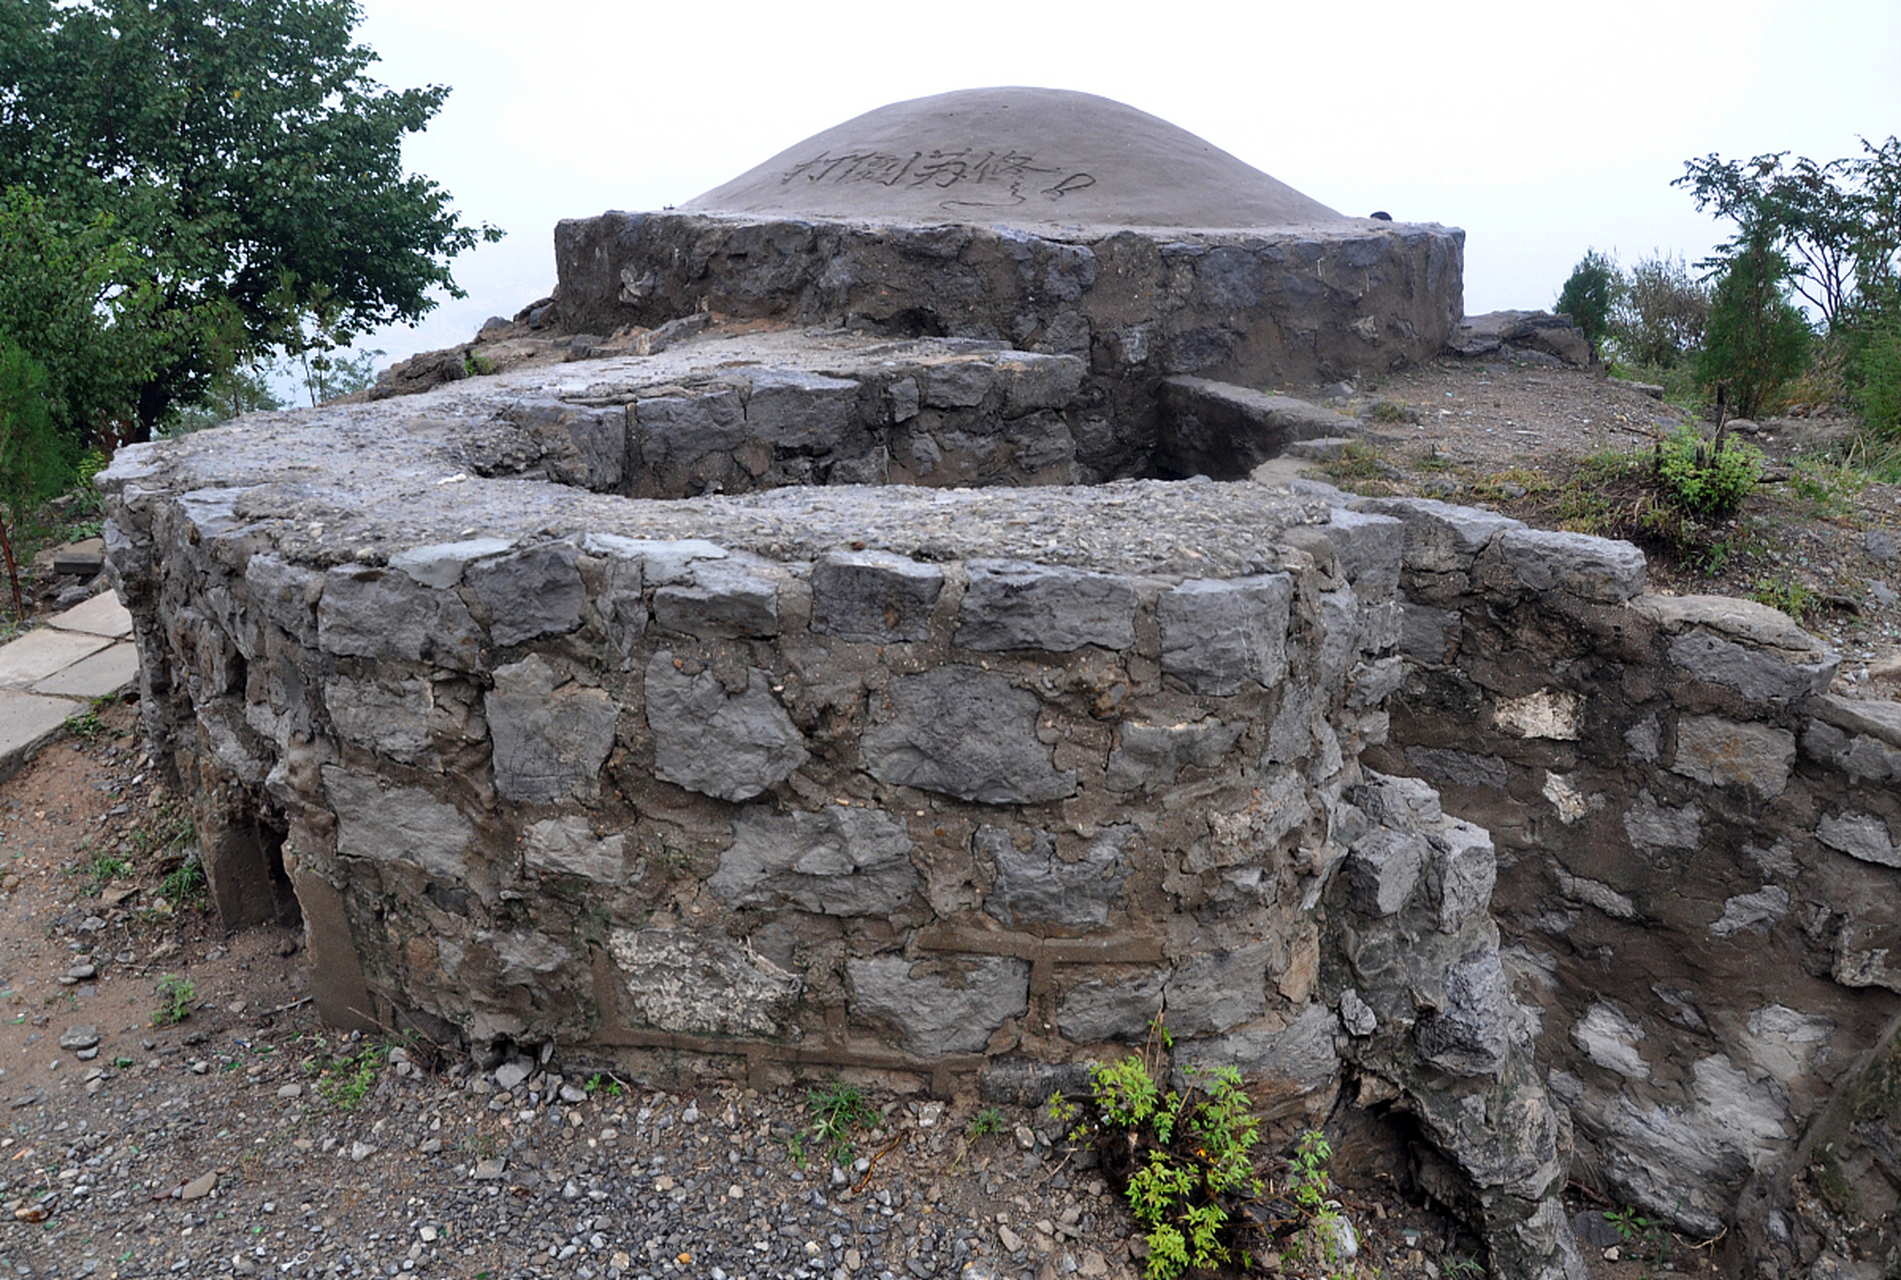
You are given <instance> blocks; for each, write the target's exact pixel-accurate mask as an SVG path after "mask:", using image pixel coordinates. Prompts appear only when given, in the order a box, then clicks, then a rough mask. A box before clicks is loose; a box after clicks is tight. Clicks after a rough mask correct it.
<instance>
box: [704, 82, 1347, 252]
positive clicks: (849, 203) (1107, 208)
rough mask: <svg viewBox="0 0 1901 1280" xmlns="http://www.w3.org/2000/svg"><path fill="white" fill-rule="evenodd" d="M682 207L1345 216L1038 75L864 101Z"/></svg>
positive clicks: (1183, 135) (1093, 223) (932, 214)
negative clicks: (1033, 81) (1037, 79)
mask: <svg viewBox="0 0 1901 1280" xmlns="http://www.w3.org/2000/svg"><path fill="white" fill-rule="evenodd" d="M682 208H684V209H688V210H693V211H695V212H703V213H732V214H747V215H753V216H758V215H771V216H776V217H787V216H791V217H809V218H830V219H839V220H843V221H848V222H895V223H942V222H947V221H948V222H967V223H976V224H980V225H984V226H997V225H1002V226H1012V227H1025V228H1033V229H1038V230H1048V229H1050V228H1063V227H1076V228H1082V227H1202V228H1245V227H1284V226H1306V225H1313V224H1338V223H1345V222H1349V221H1351V220H1350V219H1347V218H1346V217H1345V216H1343V215H1342V214H1340V213H1338V212H1336V211H1335V210H1333V209H1330V208H1328V207H1327V206H1326V205H1323V204H1321V203H1320V202H1319V201H1317V200H1314V199H1311V198H1309V197H1308V196H1305V195H1302V194H1301V193H1300V192H1298V191H1296V190H1294V189H1293V188H1292V187H1290V186H1288V185H1287V184H1286V183H1284V182H1281V181H1279V180H1278V179H1276V178H1273V177H1271V176H1269V175H1268V174H1265V173H1263V172H1261V171H1260V170H1259V169H1256V168H1254V167H1253V166H1252V165H1250V164H1247V163H1246V162H1244V161H1242V160H1240V159H1237V158H1236V157H1234V156H1232V155H1229V154H1228V153H1227V152H1225V151H1223V150H1221V149H1220V148H1219V147H1216V146H1214V145H1213V144H1211V143H1209V142H1207V141H1205V140H1203V139H1201V138H1198V137H1196V136H1195V135H1194V134H1192V133H1189V132H1188V131H1187V130H1185V129H1181V128H1177V127H1176V126H1175V125H1172V124H1170V123H1168V122H1167V121H1166V120H1162V119H1159V118H1158V117H1156V116H1152V115H1149V114H1148V113H1147V112H1145V111H1138V110H1136V109H1135V108H1134V107H1130V106H1125V105H1124V104H1122V103H1120V102H1115V101H1112V100H1111V99H1108V98H1100V97H1097V96H1096V95H1094V94H1089V93H1076V92H1073V91H1070V90H1066V89H1034V88H995V89H963V90H959V91H957V92H955V93H940V94H936V95H934V96H932V97H928V98H915V99H912V100H911V101H909V102H894V103H891V104H890V105H888V106H883V107H879V108H878V109H876V110H875V111H867V112H866V113H865V114H864V115H861V116H858V117H855V118H854V119H851V120H847V121H846V122H845V123H843V124H841V125H836V126H834V127H833V128H830V129H827V130H825V131H824V132H822V133H816V134H814V135H812V136H811V137H809V138H807V139H806V140H805V141H803V142H800V143H798V144H796V145H795V146H792V147H790V148H788V149H786V150H785V151H782V152H780V153H779V154H778V155H776V156H774V157H772V159H770V160H768V161H766V162H765V163H764V164H762V165H759V166H757V167H756V168H753V169H749V170H747V171H746V172H745V173H743V174H741V175H739V177H737V178H734V179H733V180H732V181H731V182H728V183H726V184H725V185H723V186H718V187H715V188H713V189H712V190H711V191H708V192H706V193H705V194H703V195H700V196H697V197H695V198H694V199H692V200H689V201H688V202H687V203H686V204H685V205H683V206H682Z"/></svg>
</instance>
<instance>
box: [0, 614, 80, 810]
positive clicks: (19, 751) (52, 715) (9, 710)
mask: <svg viewBox="0 0 1901 1280" xmlns="http://www.w3.org/2000/svg"><path fill="white" fill-rule="evenodd" d="M14 643H15V644H18V643H19V641H17V640H16V641H14ZM9 647H11V646H9ZM84 710H85V704H83V703H77V702H73V701H72V700H70V699H68V698H46V697H41V696H40V695H38V694H32V693H21V692H19V691H17V690H13V689H0V778H5V777H9V776H11V775H12V774H13V772H14V771H15V770H17V769H18V768H19V767H20V765H21V764H22V763H23V762H24V761H25V760H26V759H27V758H28V757H29V756H31V755H32V754H33V752H34V751H35V750H37V749H38V748H39V747H40V746H41V744H43V743H44V742H46V740H47V739H48V738H51V737H52V736H53V735H54V734H56V733H58V732H59V731H60V730H61V728H63V727H64V726H65V724H66V720H67V717H69V716H73V715H77V714H78V713H79V712H81V711H84Z"/></svg>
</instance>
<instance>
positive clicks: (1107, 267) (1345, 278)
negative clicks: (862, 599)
mask: <svg viewBox="0 0 1901 1280" xmlns="http://www.w3.org/2000/svg"><path fill="white" fill-rule="evenodd" d="M1464 245H1465V237H1464V233H1463V232H1461V231H1457V230H1454V229H1450V228H1446V227H1440V226H1437V225H1432V224H1407V223H1389V224H1374V225H1368V224H1364V223H1351V224H1343V225H1342V227H1341V228H1340V229H1337V230H1336V229H1333V228H1330V227H1303V228H1299V229H1290V230H1286V231H1276V230H1264V231H1245V232H1243V231H1235V232H1221V231H1193V230H1177V231H1163V230H1157V229H1152V228H1144V229H1136V230H1122V231H1116V232H1105V231H1101V230H1097V231H1093V232H1089V233H1086V234H1085V233H1084V232H1081V231H1078V232H1077V233H1076V237H1075V238H1074V239H1067V238H1065V239H1058V238H1055V237H1054V236H1042V235H1036V234H1032V233H1030V232H1027V231H1018V230H1012V229H1009V228H1001V227H974V226H956V225H944V226H925V227H905V226H883V225H870V224H858V223H848V222H829V221H794V220H781V221H770V220H758V219H738V218H730V217H719V216H714V215H708V214H688V213H643V214H633V213H605V214H602V215H601V216H599V217H595V218H585V219H571V220H566V221H563V222H561V223H560V224H559V225H558V226H557V227H556V228H555V265H556V270H557V272H558V273H559V277H560V283H559V287H558V288H557V290H556V293H555V318H556V321H557V323H558V324H559V325H560V326H561V327H562V328H564V329H566V330H568V331H570V332H583V331H586V332H595V333H603V334H604V333H611V332H613V331H614V330H616V329H618V328H620V327H622V326H624V325H630V324H632V325H644V326H647V327H649V328H653V327H657V326H659V325H662V324H665V323H666V322H668V321H672V320H675V319H677V318H679V317H682V316H687V315H691V314H693V313H695V312H698V311H702V310H710V311H712V312H715V313H718V314H721V315H731V316H738V317H747V318H773V319H778V320H783V321H788V322H791V323H794V324H801V325H818V324H826V325H845V326H848V327H854V328H863V329H869V330H871V331H873V332H879V333H891V334H898V335H901V336H906V337H910V336H916V335H920V334H931V335H948V336H953V337H968V338H983V339H991V340H1001V341H1004V342H1007V343H1009V344H1010V345H1012V346H1013V347H1018V348H1022V349H1025V350H1029V351H1038V352H1045V353H1049V354H1055V355H1073V356H1077V357H1079V358H1081V359H1083V360H1085V361H1087V362H1088V363H1089V366H1090V369H1091V371H1092V372H1093V373H1094V374H1095V375H1097V376H1098V377H1099V378H1100V379H1101V380H1102V382H1101V385H1102V389H1103V391H1104V393H1105V394H1106V395H1109V396H1111V397H1121V398H1122V399H1123V400H1124V402H1125V403H1124V407H1123V412H1124V414H1125V415H1126V414H1128V413H1130V412H1132V411H1133V410H1135V409H1138V408H1142V409H1145V408H1146V407H1148V405H1149V404H1150V402H1151V401H1152V383H1153V380H1154V379H1156V378H1160V377H1163V376H1167V375H1173V374H1196V375H1200V376H1202V377H1207V378H1214V379H1218V380H1222V381H1230V382H1238V383H1241V384H1244V385H1246V386H1252V387H1263V386H1278V385H1281V384H1282V383H1285V382H1316V381H1325V380H1328V379H1332V378H1340V377H1351V376H1356V375H1360V374H1365V373H1372V372H1377V371H1380V370H1384V369H1390V368H1395V367H1398V366H1399V365H1402V364H1407V363H1411V362H1414V361H1418V360H1425V359H1430V358H1431V357H1433V356H1436V355H1438V354H1439V353H1440V352H1441V351H1442V350H1444V348H1445V346H1446V343H1447V341H1448V340H1449V339H1450V338H1451V336H1452V334H1453V332H1454V330H1455V329H1456V328H1457V326H1458V323H1459V318H1460V313H1461V311H1462V310H1463V297H1464V284H1463V276H1464Z"/></svg>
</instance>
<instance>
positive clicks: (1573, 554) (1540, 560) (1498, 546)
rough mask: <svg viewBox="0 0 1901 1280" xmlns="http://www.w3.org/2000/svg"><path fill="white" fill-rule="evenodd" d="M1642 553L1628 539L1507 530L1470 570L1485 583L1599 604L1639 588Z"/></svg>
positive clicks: (1620, 598) (1619, 600)
mask: <svg viewBox="0 0 1901 1280" xmlns="http://www.w3.org/2000/svg"><path fill="white" fill-rule="evenodd" d="M1645 569H1646V564H1645V561H1644V553H1643V552H1641V551H1639V550H1638V549H1637V548H1636V547H1633V546H1631V545H1630V543H1628V542H1618V541H1615V540H1613V539H1610V538H1597V537H1592V536H1591V535H1590V534H1584V533H1561V532H1555V531H1551V530H1545V529H1507V530H1505V531H1504V532H1503V533H1501V534H1500V535H1499V536H1498V537H1497V538H1496V539H1495V540H1494V541H1493V542H1492V543H1491V545H1490V546H1489V547H1488V548H1487V549H1486V552H1485V554H1484V555H1483V556H1482V557H1480V559H1479V561H1478V563H1477V565H1476V566H1475V571H1476V572H1477V573H1478V575H1479V578H1480V580H1481V581H1482V582H1484V583H1485V584H1486V585H1487V586H1489V587H1494V588H1503V589H1505V590H1512V589H1515V588H1516V589H1523V590H1530V591H1563V592H1566V593H1568V594H1570V595H1574V596H1577V597H1578V598H1580V599H1583V600H1591V601H1595V602H1596V603H1598V604H1622V603H1623V602H1624V601H1626V600H1629V599H1630V598H1631V597H1633V596H1635V595H1637V594H1638V593H1640V592H1641V591H1642V590H1643V589H1644V572H1645Z"/></svg>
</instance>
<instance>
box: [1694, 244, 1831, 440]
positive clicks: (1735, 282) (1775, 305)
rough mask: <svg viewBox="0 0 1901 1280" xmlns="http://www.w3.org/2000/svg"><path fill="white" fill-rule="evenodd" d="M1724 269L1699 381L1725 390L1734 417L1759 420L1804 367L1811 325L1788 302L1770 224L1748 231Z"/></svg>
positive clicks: (1699, 365)
mask: <svg viewBox="0 0 1901 1280" xmlns="http://www.w3.org/2000/svg"><path fill="white" fill-rule="evenodd" d="M1719 264H1720V267H1721V271H1722V274H1721V276H1720V277H1719V278H1718V280H1717V282H1716V289H1715V292H1714V294H1713V295H1712V298H1711V301H1710V318H1709V325H1708V328H1707V330H1706V331H1705V333H1704V342H1703V351H1702V354H1701V355H1700V356H1699V357H1698V360H1697V378H1698V380H1699V381H1700V382H1702V383H1703V384H1704V385H1705V386H1707V387H1711V388H1713V389H1715V390H1717V391H1718V392H1719V394H1720V393H1722V392H1724V391H1726V392H1727V393H1728V399H1729V404H1730V406H1731V408H1732V409H1733V410H1734V411H1735V413H1736V414H1737V416H1739V417H1744V418H1754V417H1755V416H1757V415H1758V414H1760V413H1761V412H1762V411H1763V410H1764V408H1766V407H1767V406H1768V405H1769V404H1770V403H1771V401H1773V399H1774V398H1775V395H1776V393H1777V392H1778V391H1780V390H1781V389H1782V387H1783V386H1784V385H1785V384H1786V383H1788V382H1789V381H1790V380H1791V379H1792V378H1795V377H1796V376H1797V375H1799V374H1800V373H1801V372H1802V370H1803V369H1804V368H1805V367H1806V366H1807V364H1808V358H1809V341H1810V332H1809V324H1808V321H1807V320H1806V319H1804V318H1803V316H1802V313H1801V312H1800V311H1799V310H1797V309H1796V307H1795V305H1794V304H1793V303H1791V302H1790V301H1789V295H1788V288H1787V285H1786V284H1785V283H1784V282H1785V280H1786V278H1787V276H1788V271H1789V267H1788V262H1787V260H1786V259H1784V258H1783V256H1782V254H1781V253H1780V252H1779V251H1777V249H1776V248H1775V233H1774V230H1773V227H1772V226H1771V225H1770V224H1769V223H1768V222H1767V220H1764V221H1762V222H1758V223H1756V224H1754V225H1752V226H1751V227H1749V228H1747V229H1746V230H1745V232H1744V234H1743V235H1742V236H1741V237H1740V238H1739V241H1738V243H1737V244H1736V246H1735V247H1734V249H1733V251H1732V254H1731V256H1730V257H1729V258H1728V260H1727V261H1726V262H1725V261H1721V260H1719Z"/></svg>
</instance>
